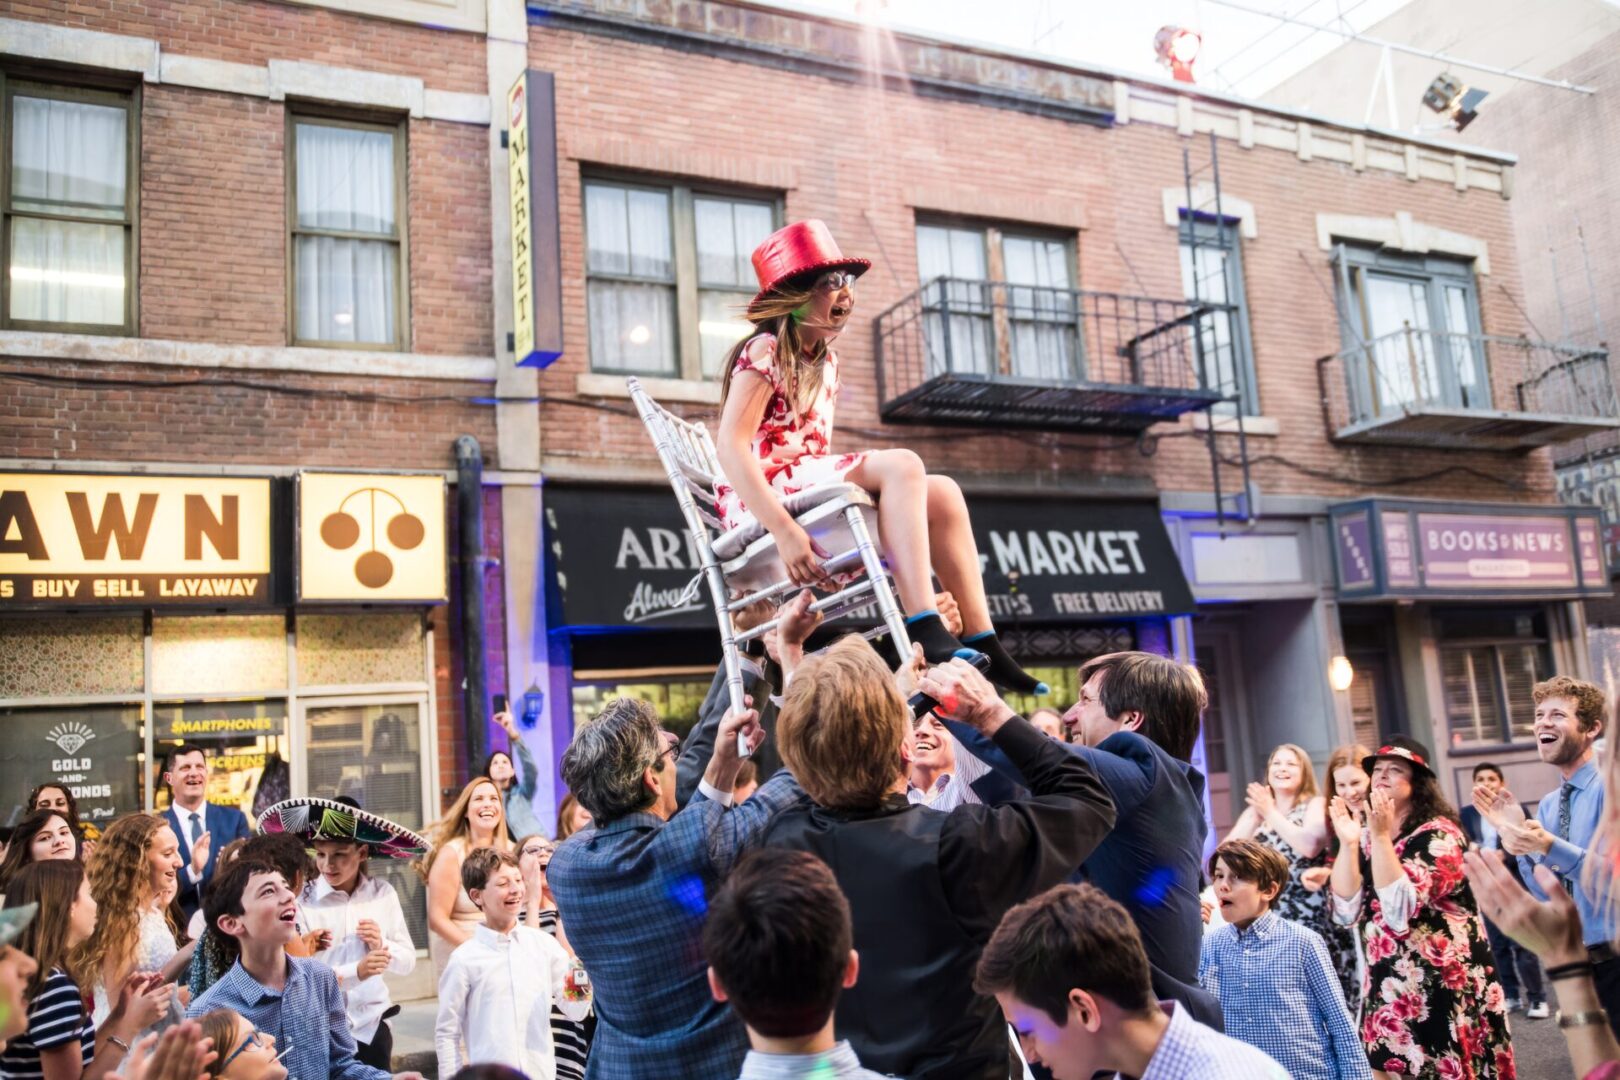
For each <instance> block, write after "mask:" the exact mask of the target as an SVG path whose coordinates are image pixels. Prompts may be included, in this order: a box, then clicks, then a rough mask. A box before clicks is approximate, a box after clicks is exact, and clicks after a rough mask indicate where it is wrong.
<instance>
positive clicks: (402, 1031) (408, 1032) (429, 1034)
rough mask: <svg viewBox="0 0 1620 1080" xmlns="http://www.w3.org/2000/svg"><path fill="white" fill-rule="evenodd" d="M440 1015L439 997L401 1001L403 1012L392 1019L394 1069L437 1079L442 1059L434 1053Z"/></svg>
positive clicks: (400, 1008) (428, 1079)
mask: <svg viewBox="0 0 1620 1080" xmlns="http://www.w3.org/2000/svg"><path fill="white" fill-rule="evenodd" d="M438 1015H439V1002H438V999H437V998H420V999H418V1000H416V1001H402V1002H400V1003H399V1015H398V1016H395V1017H394V1018H393V1019H392V1020H390V1021H388V1023H389V1024H390V1025H392V1026H393V1029H394V1072H396V1073H401V1072H419V1073H421V1074H422V1075H423V1076H425V1077H427V1080H436V1078H437V1077H438V1075H439V1059H438V1058H437V1056H435V1054H434V1053H433V1022H434V1020H435V1019H437V1017H438Z"/></svg>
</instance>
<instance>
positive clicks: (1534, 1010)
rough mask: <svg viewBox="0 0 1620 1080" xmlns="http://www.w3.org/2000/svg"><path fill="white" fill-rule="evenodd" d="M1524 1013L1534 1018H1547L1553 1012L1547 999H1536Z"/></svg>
mask: <svg viewBox="0 0 1620 1080" xmlns="http://www.w3.org/2000/svg"><path fill="white" fill-rule="evenodd" d="M1524 1015H1526V1016H1528V1017H1529V1018H1530V1019H1532V1020H1545V1019H1547V1017H1548V1016H1550V1015H1551V1013H1550V1012H1549V1011H1548V1009H1547V1003H1546V1002H1545V1001H1536V1002H1532V1003H1531V1004H1530V1007H1529V1008H1528V1009H1526V1010H1525V1011H1524Z"/></svg>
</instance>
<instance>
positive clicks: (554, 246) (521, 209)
mask: <svg viewBox="0 0 1620 1080" xmlns="http://www.w3.org/2000/svg"><path fill="white" fill-rule="evenodd" d="M506 122H507V140H506V155H507V158H506V159H507V179H508V181H509V183H510V187H511V196H512V351H513V354H514V357H515V359H516V360H517V363H518V366H519V367H546V366H547V365H548V364H550V363H552V361H554V360H556V359H557V358H558V357H559V356H561V355H562V353H563V341H562V229H561V218H560V215H559V213H558V204H557V112H556V98H555V87H554V84H553V81H552V77H551V73H550V72H547V71H536V70H534V69H530V70H528V71H525V72H524V73H523V74H522V75H519V76H518V80H517V82H515V83H513V84H512V89H511V90H510V91H509V92H508V93H507V95H506Z"/></svg>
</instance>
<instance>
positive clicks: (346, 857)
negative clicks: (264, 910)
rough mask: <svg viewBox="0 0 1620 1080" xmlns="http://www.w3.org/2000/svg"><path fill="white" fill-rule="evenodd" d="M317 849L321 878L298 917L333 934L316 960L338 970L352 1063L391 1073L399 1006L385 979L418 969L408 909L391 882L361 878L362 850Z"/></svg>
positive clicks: (343, 844)
mask: <svg viewBox="0 0 1620 1080" xmlns="http://www.w3.org/2000/svg"><path fill="white" fill-rule="evenodd" d="M314 845H315V866H316V869H318V870H319V871H320V876H319V877H317V878H316V879H315V880H314V881H311V882H310V883H309V884H307V885H305V886H304V892H303V896H302V901H303V913H304V917H305V919H307V920H308V925H309V929H310V930H312V931H321V930H325V931H327V932H328V933H329V934H330V935H331V936H330V938H329V941H330V944H329V945H328V946H327V947H326V948H325V949H322V950H321V951H320V952H317V953H316V954H315V959H317V960H319V961H321V962H322V963H324V964H326V965H327V966H328V967H330V968H331V969H332V970H333V972H334V973H336V975H337V977H338V986H339V987H341V988H342V990H343V993H344V996H345V998H346V999H347V1002H348V1013H349V1027H350V1029H351V1030H352V1031H353V1032H354V1041H355V1052H354V1056H355V1058H356V1059H357V1060H359V1061H362V1062H364V1063H365V1064H367V1065H371V1066H374V1067H376V1068H378V1069H383V1070H386V1071H390V1072H391V1071H393V1070H392V1067H391V1065H390V1062H391V1061H392V1059H393V1054H394V1034H393V1031H392V1030H391V1029H390V1028H389V1026H388V1020H387V1018H388V1017H389V1016H392V1015H393V1014H394V1013H395V1012H397V1011H398V1009H396V1008H395V1007H394V1002H393V998H392V997H391V996H390V994H389V992H388V984H387V983H386V982H384V981H383V978H382V976H383V974H384V973H385V972H386V973H388V974H391V975H409V974H410V973H411V971H412V970H413V969H414V968H415V967H416V945H415V943H414V942H412V941H411V932H410V928H409V927H408V926H407V925H406V923H405V909H404V908H402V907H401V906H400V903H399V894H398V893H396V892H395V891H394V887H393V886H392V885H390V884H389V883H388V882H386V881H384V880H382V879H381V878H375V877H372V876H371V875H370V874H367V873H366V859H367V856H368V855H369V854H370V850H371V849H370V848H369V847H368V846H367V845H365V844H360V843H356V842H354V841H352V840H321V839H317V840H315V841H314Z"/></svg>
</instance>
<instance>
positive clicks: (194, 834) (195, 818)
mask: <svg viewBox="0 0 1620 1080" xmlns="http://www.w3.org/2000/svg"><path fill="white" fill-rule="evenodd" d="M1559 820H1561V821H1562V822H1563V823H1564V828H1565V829H1566V830H1567V829H1568V828H1569V811H1568V810H1565V811H1564V813H1563V817H1562V818H1560V819H1559ZM201 839H202V816H201V815H200V814H197V813H195V812H193V813H192V815H191V842H192V843H193V844H195V843H196V842H197V841H198V840H201Z"/></svg>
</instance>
